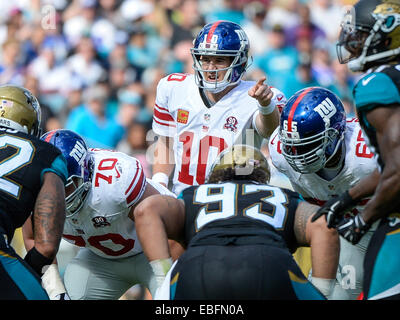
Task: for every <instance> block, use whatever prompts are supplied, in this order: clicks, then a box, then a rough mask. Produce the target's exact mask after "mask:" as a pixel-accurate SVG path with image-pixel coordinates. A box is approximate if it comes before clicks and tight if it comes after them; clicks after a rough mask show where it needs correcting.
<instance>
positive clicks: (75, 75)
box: [0, 0, 355, 176]
mask: <svg viewBox="0 0 400 320" xmlns="http://www.w3.org/2000/svg"><path fill="white" fill-rule="evenodd" d="M344 4H346V3H345V2H344V1H334V0H302V1H300V0H262V1H249V0H247V1H239V0H218V1H209V0H203V1H197V0H186V1H182V0H168V1H156V0H124V1H121V0H98V1H96V0H74V1H65V0H33V1H26V0H18V1H8V2H7V1H2V2H1V4H0V23H1V24H0V45H1V48H2V50H1V59H0V61H1V63H0V82H1V83H9V84H16V85H21V86H24V87H26V88H27V89H29V90H31V91H32V93H34V94H35V95H36V96H37V97H38V99H39V101H40V103H41V106H42V109H43V114H44V115H43V118H44V119H43V120H44V121H43V131H44V132H46V131H49V130H52V129H56V128H66V129H70V130H73V131H75V132H77V133H78V134H80V135H81V136H82V137H84V138H85V139H86V141H87V142H88V145H89V146H90V147H103V148H113V149H118V150H121V151H123V152H126V153H128V154H131V155H135V156H136V157H138V156H139V157H141V158H140V160H141V161H144V162H142V163H145V157H143V155H144V154H145V150H146V148H147V147H148V145H149V143H151V136H150V137H149V136H148V137H147V138H146V136H147V133H148V131H149V130H150V129H151V120H152V114H153V107H154V100H155V92H156V86H157V83H158V81H159V79H161V78H162V77H163V76H165V75H167V74H169V73H178V72H184V73H193V69H192V64H193V60H192V57H191V54H190V50H189V48H190V47H191V46H192V41H193V38H194V37H195V35H196V34H197V32H198V31H199V30H200V29H201V27H202V26H203V25H204V24H205V23H208V22H212V21H215V20H218V19H223V20H230V21H233V22H236V23H238V24H240V25H241V26H242V27H243V29H244V30H245V32H246V33H247V35H248V37H249V40H250V44H251V48H250V52H251V55H252V57H253V63H252V65H251V66H250V68H249V69H248V72H247V73H246V75H245V78H247V79H255V78H256V77H257V76H258V74H259V73H260V72H264V73H266V75H267V83H268V84H269V85H271V86H276V87H278V88H279V89H280V90H282V91H283V92H284V94H285V95H286V96H287V97H290V96H291V95H292V94H293V93H294V92H296V91H298V90H299V89H301V88H304V87H307V86H313V85H321V86H324V87H326V88H329V89H331V90H332V91H333V92H335V93H336V94H338V96H339V97H340V98H341V99H342V101H343V103H344V104H345V107H346V109H347V110H346V111H347V113H348V115H349V116H351V115H352V114H353V112H354V111H353V102H352V97H351V88H352V85H353V83H354V80H355V79H354V77H355V76H354V74H350V73H349V72H348V71H347V67H346V66H345V65H341V64H339V63H338V62H337V59H336V54H335V43H336V41H337V35H338V31H339V22H340V17H341V8H342V6H343V5H344ZM148 140H150V141H148ZM145 170H146V172H147V174H148V175H149V176H150V175H151V165H148V166H147V167H146V168H145Z"/></svg>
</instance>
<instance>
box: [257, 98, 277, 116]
mask: <svg viewBox="0 0 400 320" xmlns="http://www.w3.org/2000/svg"><path fill="white" fill-rule="evenodd" d="M257 106H258V111H259V112H260V113H261V114H262V115H264V116H266V115H269V114H271V113H272V112H274V110H275V107H276V105H275V101H273V100H271V103H270V104H269V105H268V106H266V107H263V106H262V105H261V104H260V103H259V102H258V101H257Z"/></svg>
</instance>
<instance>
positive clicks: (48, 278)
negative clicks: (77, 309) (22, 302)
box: [42, 263, 71, 300]
mask: <svg viewBox="0 0 400 320" xmlns="http://www.w3.org/2000/svg"><path fill="white" fill-rule="evenodd" d="M42 271H43V276H42V287H43V289H44V290H46V292H47V294H48V296H49V298H50V300H71V299H70V297H69V296H68V294H67V290H65V287H64V283H63V281H62V280H61V277H60V273H59V271H58V266H57V265H56V264H55V263H52V264H50V265H47V266H44V267H43V269H42Z"/></svg>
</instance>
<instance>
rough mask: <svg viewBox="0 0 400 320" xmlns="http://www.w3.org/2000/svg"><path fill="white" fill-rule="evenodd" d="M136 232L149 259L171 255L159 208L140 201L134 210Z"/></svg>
mask: <svg viewBox="0 0 400 320" xmlns="http://www.w3.org/2000/svg"><path fill="white" fill-rule="evenodd" d="M134 217H135V227H136V233H137V236H138V238H139V241H140V244H141V246H142V249H143V252H144V254H145V255H146V257H147V259H148V260H149V261H153V260H160V259H167V258H169V257H170V252H169V247H168V237H167V234H166V231H165V228H164V224H163V221H162V219H161V217H160V216H159V215H158V213H157V208H154V205H153V207H152V206H147V205H146V201H143V202H142V203H140V204H139V205H138V206H137V207H136V208H135V211H134Z"/></svg>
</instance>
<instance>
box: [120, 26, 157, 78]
mask: <svg viewBox="0 0 400 320" xmlns="http://www.w3.org/2000/svg"><path fill="white" fill-rule="evenodd" d="M159 40H160V39H159V38H157V37H152V36H149V35H148V34H147V33H146V30H145V29H144V28H143V27H137V28H136V29H135V30H133V31H132V33H131V35H130V39H129V43H128V47H127V57H128V61H129V63H130V64H131V65H132V66H133V67H134V68H135V70H136V71H137V73H138V78H140V77H141V75H142V73H143V71H144V70H145V69H146V68H151V67H154V66H155V65H156V64H157V62H158V60H159V59H160V53H161V51H162V49H163V47H164V43H162V42H161V41H159Z"/></svg>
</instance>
